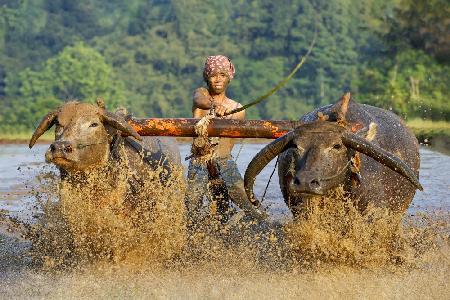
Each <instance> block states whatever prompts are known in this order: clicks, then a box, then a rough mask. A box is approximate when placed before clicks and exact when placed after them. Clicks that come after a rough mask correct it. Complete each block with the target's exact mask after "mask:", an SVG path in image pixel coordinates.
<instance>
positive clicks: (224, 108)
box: [214, 104, 229, 117]
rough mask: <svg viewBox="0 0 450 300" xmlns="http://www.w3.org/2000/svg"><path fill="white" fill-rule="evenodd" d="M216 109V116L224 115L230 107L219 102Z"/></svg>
mask: <svg viewBox="0 0 450 300" xmlns="http://www.w3.org/2000/svg"><path fill="white" fill-rule="evenodd" d="M214 111H215V113H216V116H218V117H223V115H224V114H226V113H227V112H228V111H229V109H228V106H227V105H222V104H219V105H216V106H215V107H214Z"/></svg>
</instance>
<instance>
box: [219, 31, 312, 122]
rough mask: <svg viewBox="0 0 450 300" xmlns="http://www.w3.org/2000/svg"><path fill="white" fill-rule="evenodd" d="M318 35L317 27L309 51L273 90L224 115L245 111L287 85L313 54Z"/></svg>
mask: <svg viewBox="0 0 450 300" xmlns="http://www.w3.org/2000/svg"><path fill="white" fill-rule="evenodd" d="M316 36H317V27H316V29H315V31H314V38H313V40H312V42H311V44H310V45H309V48H308V51H307V52H306V54H305V55H303V56H302V58H301V59H300V61H299V62H298V64H297V65H296V66H295V68H294V69H293V70H292V71H291V73H289V75H288V76H287V77H285V78H284V79H283V80H281V81H280V82H279V83H278V84H277V85H276V86H275V87H273V88H272V89H271V90H269V91H268V92H267V93H265V94H264V95H262V96H259V97H258V98H256V100H254V101H252V102H250V103H248V104H246V105H244V106H242V107H239V108H236V109H233V110H232V111H230V112H227V113H225V114H224V116H228V115H232V114H235V113H238V112H240V111H243V110H245V109H247V108H249V107H251V106H253V105H256V104H258V103H260V102H262V101H263V100H265V99H267V98H269V97H270V96H272V95H273V94H275V92H276V91H278V90H279V89H280V88H282V87H283V86H284V85H286V83H288V82H289V80H291V78H292V77H293V76H294V75H295V73H297V71H298V70H299V69H300V68H301V67H302V65H303V64H304V63H305V61H306V58H308V56H309V55H310V54H311V52H312V49H313V48H314V44H315V43H316Z"/></svg>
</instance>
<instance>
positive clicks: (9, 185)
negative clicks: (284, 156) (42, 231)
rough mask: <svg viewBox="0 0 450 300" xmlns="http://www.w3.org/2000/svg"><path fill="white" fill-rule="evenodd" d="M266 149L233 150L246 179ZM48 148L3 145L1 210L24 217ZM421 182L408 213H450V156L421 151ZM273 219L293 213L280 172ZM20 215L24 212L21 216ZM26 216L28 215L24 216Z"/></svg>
mask: <svg viewBox="0 0 450 300" xmlns="http://www.w3.org/2000/svg"><path fill="white" fill-rule="evenodd" d="M263 146H264V144H244V145H243V146H242V149H241V145H240V144H237V145H236V146H235V147H234V149H233V156H234V157H235V158H237V159H236V161H237V165H238V167H239V170H240V171H241V174H242V175H243V174H244V172H245V169H246V167H247V165H248V163H249V162H250V160H251V159H252V157H253V156H254V155H255V154H256V153H257V152H258V151H259V150H260V149H261V148H262V147H263ZM47 148H48V146H47V145H36V146H35V147H34V148H33V149H31V150H30V149H28V147H27V146H26V145H0V209H4V210H6V211H8V212H9V213H13V214H18V216H20V217H23V216H24V215H23V214H24V212H26V208H27V206H29V205H32V203H30V202H31V201H32V199H30V197H29V188H30V186H36V185H37V184H38V182H37V181H36V175H38V174H39V172H41V171H42V168H46V169H48V170H52V169H54V168H53V167H52V166H51V165H48V164H46V163H45V161H44V153H45V151H46V149H47ZM189 149H190V146H189V145H188V144H181V147H180V150H181V157H182V162H183V164H184V166H185V167H186V168H187V164H188V162H187V161H185V160H184V158H185V157H187V156H188V155H189V154H188V153H189ZM420 155H421V166H420V182H421V183H422V185H423V187H424V191H423V192H421V191H417V192H416V195H415V197H414V200H413V202H412V204H411V206H410V208H409V210H408V212H409V213H410V214H413V213H416V212H418V211H425V210H433V211H440V210H443V211H450V156H447V155H445V154H441V153H439V152H435V151H432V150H430V149H429V148H421V149H420ZM274 166H275V160H273V161H271V162H270V163H269V164H268V166H267V167H266V168H264V170H263V171H262V172H261V174H260V175H259V176H258V178H257V180H256V185H255V192H256V196H257V197H258V198H259V199H261V196H262V194H263V193H264V190H265V187H266V185H267V182H268V180H269V177H270V174H271V173H272V171H273V168H274ZM263 205H264V206H265V207H267V208H268V211H269V213H270V215H271V217H272V218H274V219H278V218H284V217H287V218H289V217H290V213H289V211H288V209H287V207H286V205H285V204H284V202H283V199H282V195H281V191H280V189H279V187H278V172H277V171H275V173H274V174H273V177H272V179H271V181H270V184H269V188H268V189H267V193H266V197H265V201H264V203H263ZM19 212H21V213H20V214H19ZM25 215H26V214H25Z"/></svg>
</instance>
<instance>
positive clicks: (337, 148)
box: [333, 144, 342, 150]
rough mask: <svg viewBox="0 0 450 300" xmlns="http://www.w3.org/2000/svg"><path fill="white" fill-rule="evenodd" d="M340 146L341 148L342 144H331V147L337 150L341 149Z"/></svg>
mask: <svg viewBox="0 0 450 300" xmlns="http://www.w3.org/2000/svg"><path fill="white" fill-rule="evenodd" d="M341 148H342V145H341V144H334V145H333V149H336V150H339V149H341Z"/></svg>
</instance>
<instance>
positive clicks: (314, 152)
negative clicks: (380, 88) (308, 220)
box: [244, 93, 422, 217]
mask: <svg viewBox="0 0 450 300" xmlns="http://www.w3.org/2000/svg"><path fill="white" fill-rule="evenodd" d="M300 121H302V122H303V124H302V125H300V126H299V127H298V128H296V129H295V130H293V131H291V132H289V133H287V134H286V135H284V136H282V137H280V138H278V139H277V140H275V141H273V142H272V143H270V144H268V145H267V146H266V147H264V148H263V149H262V150H261V151H260V152H259V153H258V154H257V155H256V156H255V157H254V158H253V159H252V161H251V162H250V164H249V165H248V168H247V170H246V172H245V176H244V181H245V188H246V192H247V195H248V196H249V198H253V197H254V194H253V185H254V181H255V178H256V176H257V175H258V174H259V173H260V171H261V170H262V169H263V168H264V167H265V166H266V165H267V164H268V163H269V162H270V161H271V160H272V159H273V158H275V157H276V156H278V162H279V167H278V175H279V180H280V188H281V191H282V194H283V197H284V200H285V202H286V204H287V206H288V207H289V209H290V210H291V211H292V213H293V215H294V217H296V216H298V215H299V213H301V212H302V210H303V207H304V206H303V205H304V204H305V203H307V202H308V201H311V200H314V198H315V197H320V196H321V195H324V194H326V193H327V192H328V191H330V190H332V189H334V188H336V187H338V186H340V185H342V186H343V187H344V190H345V191H346V192H347V193H348V194H349V195H350V197H352V199H354V201H355V203H356V204H357V205H358V208H359V210H360V211H364V210H365V208H366V207H367V205H369V204H373V205H375V206H377V207H386V208H388V209H389V210H390V211H392V212H404V211H405V210H406V209H407V207H408V205H409V204H410V202H411V200H412V199H413V196H414V194H415V190H416V189H420V190H422V186H421V185H420V183H419V181H418V170H419V164H420V158H419V147H418V142H417V139H416V138H415V136H414V135H413V133H412V132H411V131H410V130H409V129H408V128H407V127H406V126H405V124H404V123H403V121H402V120H401V119H400V118H399V117H397V116H396V115H394V114H393V113H392V112H389V111H386V110H383V109H380V108H377V107H373V106H369V105H364V104H358V103H356V102H354V101H353V100H350V94H349V93H348V94H346V95H344V96H343V97H342V98H341V100H340V101H338V102H337V103H336V104H334V105H328V106H324V107H321V108H318V109H316V110H314V111H313V112H310V113H308V114H306V115H304V116H303V117H302V118H301V119H300Z"/></svg>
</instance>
